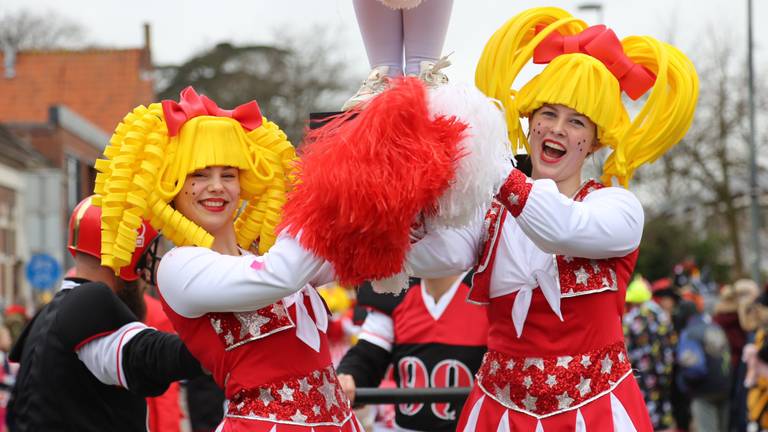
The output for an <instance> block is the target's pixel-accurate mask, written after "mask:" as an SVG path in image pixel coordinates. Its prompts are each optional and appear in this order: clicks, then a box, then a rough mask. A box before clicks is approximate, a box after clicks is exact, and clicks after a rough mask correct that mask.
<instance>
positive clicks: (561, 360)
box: [557, 356, 573, 369]
mask: <svg viewBox="0 0 768 432" xmlns="http://www.w3.org/2000/svg"><path fill="white" fill-rule="evenodd" d="M571 360H573V357H571V356H563V357H558V358H557V366H562V367H564V368H566V369H568V364H569V363H570V362H571Z"/></svg>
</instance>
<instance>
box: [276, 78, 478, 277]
mask: <svg viewBox="0 0 768 432" xmlns="http://www.w3.org/2000/svg"><path fill="white" fill-rule="evenodd" d="M466 128H467V125H466V124H464V123H462V122H460V121H458V120H456V118H455V117H452V116H434V115H432V114H430V112H429V110H428V108H427V96H426V89H425V88H424V85H423V84H422V83H421V81H419V80H418V79H416V78H402V79H399V80H396V81H395V82H394V83H393V86H392V88H391V89H389V90H387V91H386V92H384V93H382V94H381V95H379V96H377V97H376V98H374V99H372V100H371V101H370V102H369V103H367V104H366V105H365V107H364V108H358V109H354V110H352V111H348V112H346V113H344V114H342V115H340V116H339V117H338V118H336V119H334V120H332V121H331V122H330V123H329V124H327V125H325V126H324V127H322V128H320V129H316V130H314V131H312V132H310V133H309V134H308V135H307V138H306V141H305V144H304V146H303V147H302V150H303V153H302V155H301V160H300V162H299V164H298V170H297V182H296V185H295V187H294V189H293V190H292V191H291V192H290V193H289V196H288V202H287V203H286V205H285V208H284V219H283V223H282V226H283V227H286V228H287V229H288V231H289V233H291V234H292V235H294V236H298V234H299V233H301V236H300V239H299V241H300V242H301V244H302V246H304V247H305V248H307V249H308V250H310V251H312V252H313V253H315V254H316V255H318V256H320V257H322V258H324V259H326V260H328V261H329V262H330V263H331V264H332V265H333V267H334V270H335V272H336V275H337V276H338V278H339V282H340V283H341V284H342V285H357V284H359V283H361V282H363V281H365V280H375V279H386V278H389V277H392V276H393V275H396V274H398V273H400V272H401V270H402V268H403V263H404V261H405V254H406V252H407V251H408V249H409V248H410V231H411V224H412V222H413V221H414V220H416V219H417V216H418V215H420V214H423V215H424V216H426V217H430V216H433V215H434V214H436V212H437V210H438V207H439V204H438V199H439V197H440V196H441V195H442V194H443V193H445V191H446V190H447V189H448V187H449V185H450V184H451V183H452V182H453V181H454V179H455V172H456V166H457V164H458V160H459V159H460V158H461V157H462V150H461V149H460V148H459V142H460V141H461V140H462V139H463V138H464V136H465V129H466Z"/></svg>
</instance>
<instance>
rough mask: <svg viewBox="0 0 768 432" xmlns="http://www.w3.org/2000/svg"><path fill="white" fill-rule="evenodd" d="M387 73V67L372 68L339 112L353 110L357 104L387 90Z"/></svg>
mask: <svg viewBox="0 0 768 432" xmlns="http://www.w3.org/2000/svg"><path fill="white" fill-rule="evenodd" d="M388 72H389V66H378V67H375V68H373V70H371V73H370V74H368V78H366V79H365V81H363V85H361V86H360V88H359V89H358V90H357V93H355V95H354V96H352V97H351V98H349V100H347V101H346V102H344V105H342V107H341V110H342V111H347V110H349V109H351V108H354V107H355V106H357V105H358V104H361V103H363V102H365V101H367V100H369V99H371V98H373V97H374V96H376V95H378V94H379V93H381V92H383V91H384V90H386V89H387V88H389V77H388V76H387V73H388Z"/></svg>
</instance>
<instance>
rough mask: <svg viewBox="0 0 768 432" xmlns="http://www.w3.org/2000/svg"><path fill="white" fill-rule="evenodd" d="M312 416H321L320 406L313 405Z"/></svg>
mask: <svg viewBox="0 0 768 432" xmlns="http://www.w3.org/2000/svg"><path fill="white" fill-rule="evenodd" d="M312 414H314V415H320V405H313V406H312Z"/></svg>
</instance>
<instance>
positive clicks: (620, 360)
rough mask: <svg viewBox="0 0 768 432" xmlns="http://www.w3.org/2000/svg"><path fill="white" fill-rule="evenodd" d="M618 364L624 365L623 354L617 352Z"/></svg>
mask: <svg viewBox="0 0 768 432" xmlns="http://www.w3.org/2000/svg"><path fill="white" fill-rule="evenodd" d="M619 363H624V353H623V352H619Z"/></svg>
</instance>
